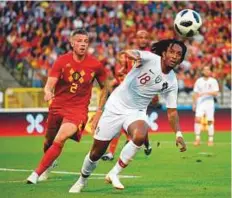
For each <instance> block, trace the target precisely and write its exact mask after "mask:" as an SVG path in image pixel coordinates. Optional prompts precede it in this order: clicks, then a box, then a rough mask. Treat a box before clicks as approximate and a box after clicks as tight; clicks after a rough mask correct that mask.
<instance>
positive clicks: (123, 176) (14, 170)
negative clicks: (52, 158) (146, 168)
mask: <svg viewBox="0 0 232 198" xmlns="http://www.w3.org/2000/svg"><path fill="white" fill-rule="evenodd" d="M0 171H3V172H32V171H33V170H29V169H15V168H0ZM51 173H54V174H63V175H80V172H70V171H51ZM105 175H106V174H102V173H93V174H92V176H97V177H98V178H99V177H101V178H104V176H105ZM119 177H120V178H139V177H141V176H136V175H119ZM90 178H91V177H90ZM94 178H95V179H96V177H94ZM101 178H99V179H101Z"/></svg>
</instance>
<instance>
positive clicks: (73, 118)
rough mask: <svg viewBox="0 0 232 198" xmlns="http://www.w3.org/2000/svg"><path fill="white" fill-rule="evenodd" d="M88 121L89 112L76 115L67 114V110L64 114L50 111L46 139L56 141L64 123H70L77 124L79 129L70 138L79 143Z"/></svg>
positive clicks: (76, 113)
mask: <svg viewBox="0 0 232 198" xmlns="http://www.w3.org/2000/svg"><path fill="white" fill-rule="evenodd" d="M87 120H88V114H87V112H86V113H79V112H78V111H76V112H75V113H67V112H66V111H65V110H63V111H62V112H58V111H53V110H49V112H48V118H47V127H46V134H45V137H46V138H47V139H49V140H54V139H55V137H56V135H57V133H58V131H59V129H60V126H61V125H62V124H63V123H67V122H69V123H73V124H75V125H76V126H77V128H78V130H77V132H76V133H75V134H73V136H72V137H70V138H71V139H73V140H75V141H77V142H79V141H80V139H81V136H82V133H83V130H84V128H85V125H86V123H87Z"/></svg>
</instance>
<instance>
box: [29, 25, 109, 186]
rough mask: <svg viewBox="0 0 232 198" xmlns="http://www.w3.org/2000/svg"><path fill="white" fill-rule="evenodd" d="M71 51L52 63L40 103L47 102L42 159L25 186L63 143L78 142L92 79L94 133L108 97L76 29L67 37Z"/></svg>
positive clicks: (82, 34) (84, 35)
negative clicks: (95, 94)
mask: <svg viewBox="0 0 232 198" xmlns="http://www.w3.org/2000/svg"><path fill="white" fill-rule="evenodd" d="M70 44H71V46H72V49H73V50H72V51H71V52H68V53H66V54H64V55H61V56H60V57H59V58H58V59H57V60H56V61H55V63H54V65H53V67H52V69H51V72H50V74H49V76H48V80H47V83H46V85H45V88H44V93H45V96H44V99H45V100H46V101H51V104H50V106H49V113H48V120H47V130H46V135H45V142H44V156H43V157H42V160H41V161H40V163H39V165H38V167H37V168H36V169H35V171H33V172H32V174H31V175H30V176H29V177H28V178H27V183H30V184H36V183H37V181H38V180H39V177H40V176H41V174H42V173H43V172H45V171H47V169H48V168H49V167H50V166H51V165H52V163H53V162H54V161H55V160H56V159H57V157H58V156H59V155H60V154H61V151H62V148H63V146H64V144H65V142H66V140H67V139H69V138H72V139H73V140H75V141H78V142H79V141H80V139H81V135H82V131H83V129H84V127H85V124H86V122H87V120H88V105H89V103H90V97H91V92H92V87H93V81H94V80H95V79H96V80H97V82H98V83H99V85H100V88H101V93H100V102H99V106H98V110H97V112H96V114H95V116H94V117H93V119H92V120H91V124H92V126H91V127H92V129H95V127H96V125H97V123H98V120H99V118H100V116H101V114H102V108H103V106H104V104H105V101H106V99H107V95H108V88H107V87H108V86H107V83H106V82H107V81H106V72H105V69H104V67H103V65H102V64H101V63H100V62H99V61H98V60H97V59H96V58H94V57H93V56H91V55H89V54H87V50H88V46H89V36H88V33H87V32H86V31H85V30H83V29H77V30H76V31H74V32H73V33H72V35H71V37H70Z"/></svg>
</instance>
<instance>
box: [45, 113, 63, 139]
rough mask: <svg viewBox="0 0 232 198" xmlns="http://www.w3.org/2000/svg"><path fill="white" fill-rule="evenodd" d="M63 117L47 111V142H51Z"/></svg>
mask: <svg viewBox="0 0 232 198" xmlns="http://www.w3.org/2000/svg"><path fill="white" fill-rule="evenodd" d="M62 121H63V117H62V116H61V115H59V114H54V113H52V112H49V113H48V118H47V124H46V132H45V138H46V140H47V141H48V142H52V141H53V140H54V139H55V137H56V135H57V133H58V131H59V129H60V126H61V123H62Z"/></svg>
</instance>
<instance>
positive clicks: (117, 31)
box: [0, 1, 231, 197]
mask: <svg viewBox="0 0 232 198" xmlns="http://www.w3.org/2000/svg"><path fill="white" fill-rule="evenodd" d="M184 8H190V9H194V10H196V11H198V12H199V13H200V15H201V17H202V19H203V25H202V28H201V31H200V34H199V35H197V36H195V37H194V38H193V39H185V43H186V45H187V47H188V53H187V56H186V60H185V61H184V62H183V63H182V64H181V65H180V67H179V68H178V69H177V70H176V72H177V76H178V83H179V99H178V102H179V106H178V109H179V110H180V119H181V126H182V130H183V132H190V134H187V140H189V141H193V133H192V132H193V120H194V113H193V112H192V110H191V104H192V90H193V85H194V82H195V81H196V79H197V78H198V77H199V76H200V71H201V68H202V67H204V66H205V65H210V66H211V68H212V70H213V76H214V77H215V78H216V79H217V80H218V82H219V85H220V94H219V96H218V97H217V98H216V101H217V103H216V114H215V116H216V119H215V122H216V123H215V129H216V140H215V141H216V142H217V136H218V142H219V143H220V141H222V142H225V141H226V142H227V143H226V148H221V152H223V151H225V150H226V151H227V154H228V152H229V150H228V149H229V145H231V144H230V135H229V133H226V135H225V133H223V132H230V130H231V2H230V1H224V2H222V1H220V2H219V1H197V2H192V1H188V2H187V1H182V2H151V1H138V2H136V1H134V2H129V1H120V2H103V1H101V2H90V1H82V2H78V1H76V2H69V1H65V2H48V1H43V2H33V1H27V2H26V1H20V2H6V1H1V2H0V13H1V15H0V20H1V26H0V32H1V34H0V41H1V46H0V136H1V138H0V141H1V142H2V145H3V149H2V155H3V156H5V154H7V153H8V152H9V148H8V145H7V144H6V142H9V143H10V142H11V141H12V137H13V136H15V137H18V136H32V137H34V136H41V135H43V134H44V127H45V125H46V123H45V118H46V114H47V104H46V103H45V102H44V101H43V91H42V87H43V85H44V83H45V81H46V77H47V74H48V72H49V69H50V68H51V66H52V63H53V62H54V60H56V58H57V56H59V54H62V53H65V52H66V51H68V50H69V49H70V46H69V44H68V36H69V35H70V33H71V31H72V30H73V29H75V28H78V27H84V28H86V29H87V30H88V31H89V32H90V38H91V44H90V48H89V53H92V54H94V55H95V56H97V57H98V58H99V59H100V60H101V62H102V63H103V64H104V65H105V67H106V69H107V72H108V76H109V77H110V79H111V80H112V82H113V81H114V73H115V71H114V67H115V66H116V64H117V62H116V59H115V57H116V54H117V53H118V52H119V51H120V50H122V49H132V48H135V33H136V31H137V30H139V29H146V30H148V31H149V33H150V35H151V40H152V41H158V40H160V39H166V38H172V37H176V36H177V35H176V34H175V32H174V30H173V19H174V16H175V14H176V13H177V12H178V11H180V10H182V9H184ZM98 93H99V90H98V87H95V88H94V90H93V94H92V100H91V105H90V116H92V115H93V113H94V111H95V109H96V104H97V102H98V97H99V95H98ZM159 103H160V104H159V105H156V106H152V105H151V106H150V107H149V112H148V114H149V115H150V121H151V126H152V127H151V132H153V134H155V135H157V134H158V137H159V135H160V134H161V133H159V132H170V127H169V126H168V125H167V119H166V112H165V108H164V106H163V101H162V98H161V99H160V101H159ZM205 123H206V120H205V119H203V120H202V127H203V130H206V129H207V128H206V125H205ZM88 127H89V126H87V128H86V131H89V129H88ZM218 132H222V133H220V134H222V137H223V138H222V137H220V136H219V135H217V134H219V133H218ZM161 135H162V134H161ZM8 136H10V137H8ZM162 137H164V139H165V138H166V137H168V138H169V134H168V135H167V136H162ZM37 138H39V140H40V142H37V141H38V140H37ZM37 138H35V139H36V140H34V139H33V140H30V141H36V142H37V144H38V145H40V146H41V145H42V138H41V137H37ZM84 138H85V137H84ZM88 138H89V137H87V139H88ZM151 139H152V140H153V141H154V142H155V141H157V136H155V137H153V136H152V138H151ZM161 139H162V138H161ZM19 142H20V141H19ZM222 142H221V143H222ZM23 144H27V139H25V140H24V141H23ZM4 146H5V147H4ZM89 147H90V143H89V145H88V146H86V148H87V150H88V148H89ZM16 148H17V147H16ZM39 148H40V147H39ZM39 148H38V149H37V150H35V151H34V152H37V153H38V155H39V154H40V153H39V152H40V150H39ZM74 148H75V147H74ZM203 148H204V147H203ZM204 149H205V150H207V149H206V148H204ZM204 149H203V150H204ZM219 149H220V147H219ZM223 149H224V150H223ZM87 150H86V151H87ZM86 151H85V152H86ZM198 151H199V150H198ZM208 152H209V153H210V152H212V153H213V152H215V153H217V152H219V153H220V150H219V151H218V150H217V147H216V148H214V149H213V150H208ZM228 156H229V155H227V157H228ZM158 157H159V156H158ZM229 158H230V157H229ZM10 159H11V158H9V160H10ZM38 159H39V157H37V158H35V162H36V161H37V160H38ZM82 159H83V157H80V160H82ZM171 160H173V159H171ZM7 161H8V158H6V159H5V160H0V162H1V163H0V164H3V165H4V164H5V162H7ZM25 163H26V162H25ZM135 163H136V160H135ZM139 163H143V161H141V162H139ZM146 163H147V162H146ZM153 163H154V162H153ZM213 163H214V162H213ZM220 163H221V162H220ZM226 163H227V164H226V165H228V164H230V162H228V161H226ZM16 164H17V163H16ZM16 164H14V163H11V166H13V167H14V165H16ZM216 164H217V163H216ZM16 166H18V165H16ZM21 167H23V166H21ZM61 167H62V166H61ZM30 168H32V166H30ZM228 170H229V169H228V167H227V168H226V169H225V172H224V173H225V175H228V174H229V172H230V171H228ZM5 178H8V176H5V175H4V179H5ZM4 179H3V180H4ZM8 179H9V180H10V178H8ZM225 186H226V187H228V183H226V185H225ZM0 187H1V182H0ZM226 189H227V191H226V192H227V194H226V195H227V196H228V193H229V192H230V190H229V188H226ZM5 195H6V197H7V196H9V197H12V196H13V195H11V194H10V192H9V191H7V190H6V194H5ZM213 195H214V194H213ZM16 197H17V196H16ZM164 197H165V196H164ZM174 197H175V196H174ZM184 197H187V196H184ZM202 197H204V196H202ZM205 197H207V196H205ZM209 197H210V196H209ZM218 197H226V196H225V194H224V196H219V195H218Z"/></svg>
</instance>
